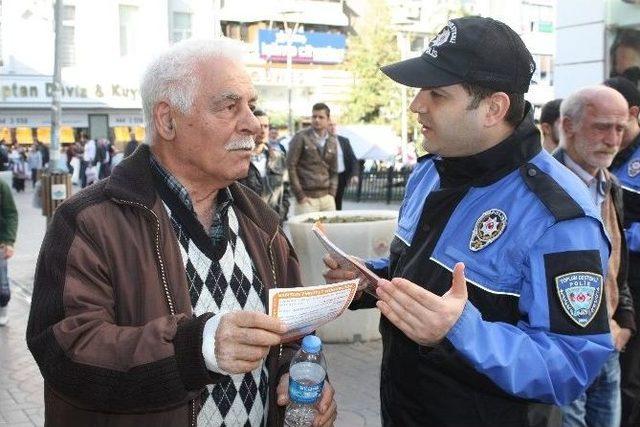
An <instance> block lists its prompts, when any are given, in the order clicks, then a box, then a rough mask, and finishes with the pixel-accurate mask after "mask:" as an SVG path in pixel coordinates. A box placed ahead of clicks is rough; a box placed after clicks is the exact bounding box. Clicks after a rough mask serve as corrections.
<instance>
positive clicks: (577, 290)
mask: <svg viewBox="0 0 640 427" xmlns="http://www.w3.org/2000/svg"><path fill="white" fill-rule="evenodd" d="M544 269H545V277H546V282H547V298H548V304H549V330H550V331H551V332H553V333H558V334H566V335H594V334H603V333H607V332H609V318H608V316H607V304H604V303H603V299H604V296H603V294H604V279H603V274H602V260H601V258H600V251H598V250H595V249H594V250H577V251H567V252H552V253H547V254H545V255H544Z"/></svg>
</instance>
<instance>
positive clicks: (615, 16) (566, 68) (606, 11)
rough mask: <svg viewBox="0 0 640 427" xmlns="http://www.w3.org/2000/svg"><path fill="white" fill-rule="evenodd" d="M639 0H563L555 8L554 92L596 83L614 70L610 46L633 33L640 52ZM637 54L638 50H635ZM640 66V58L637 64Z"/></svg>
mask: <svg viewBox="0 0 640 427" xmlns="http://www.w3.org/2000/svg"><path fill="white" fill-rule="evenodd" d="M639 3H640V2H638V1H636V0H591V1H589V2H588V7H585V2H583V1H581V0H563V1H561V2H559V3H558V8H557V18H556V21H557V25H558V31H557V52H556V58H557V60H556V69H555V74H556V76H557V77H556V85H555V89H556V96H557V97H561V98H563V97H565V96H567V95H569V94H570V93H571V92H574V91H575V90H576V89H578V88H580V87H583V86H587V85H593V84H598V83H600V82H602V81H603V80H604V79H606V78H608V77H609V76H611V75H612V74H614V73H615V72H616V70H615V56H614V55H613V52H612V51H613V48H614V47H615V46H616V44H617V43H618V42H619V41H620V39H621V37H623V36H624V35H625V34H626V35H629V34H631V35H633V37H634V38H635V39H636V40H638V42H637V43H636V49H635V50H636V51H637V52H640V4H639ZM637 55H638V58H640V53H637ZM636 66H640V61H638V63H637V64H636Z"/></svg>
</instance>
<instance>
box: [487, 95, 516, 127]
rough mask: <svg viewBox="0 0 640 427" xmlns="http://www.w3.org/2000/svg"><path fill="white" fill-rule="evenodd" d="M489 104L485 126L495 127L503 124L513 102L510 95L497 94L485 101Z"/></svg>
mask: <svg viewBox="0 0 640 427" xmlns="http://www.w3.org/2000/svg"><path fill="white" fill-rule="evenodd" d="M485 101H486V102H487V105H486V113H485V126H486V127H493V126H495V125H497V124H500V123H502V121H503V120H504V118H505V117H506V116H507V113H508V112H509V106H510V105H511V101H510V100H509V95H507V94H506V93H504V92H495V93H494V94H492V95H491V96H489V97H488V98H486V99H485Z"/></svg>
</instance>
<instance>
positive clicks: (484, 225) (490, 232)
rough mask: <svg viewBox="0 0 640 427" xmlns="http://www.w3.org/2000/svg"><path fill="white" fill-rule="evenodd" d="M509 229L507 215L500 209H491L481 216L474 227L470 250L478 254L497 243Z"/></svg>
mask: <svg viewBox="0 0 640 427" xmlns="http://www.w3.org/2000/svg"><path fill="white" fill-rule="evenodd" d="M505 228H507V215H506V214H505V213H504V212H502V211H501V210H500V209H491V210H488V211H486V212H485V213H483V214H482V215H480V218H478V220H477V221H476V224H475V225H474V226H473V232H472V233H471V240H470V241H469V249H471V250H472V251H474V252H476V251H479V250H480V249H482V248H484V247H486V246H487V245H489V244H490V243H492V242H493V241H495V240H496V239H497V238H498V237H500V235H501V234H502V233H503V232H504V230H505Z"/></svg>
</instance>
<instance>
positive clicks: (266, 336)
mask: <svg viewBox="0 0 640 427" xmlns="http://www.w3.org/2000/svg"><path fill="white" fill-rule="evenodd" d="M286 330H287V329H286V326H285V325H284V324H282V323H281V322H280V321H279V320H278V319H276V318H275V317H271V316H267V315H266V314H264V313H257V312H254V311H234V312H231V313H226V314H223V315H222V319H220V323H219V324H218V329H217V330H216V336H215V340H216V345H215V353H216V360H217V362H218V367H219V368H220V369H222V370H224V371H225V372H228V373H230V374H240V373H245V372H251V371H253V370H254V369H256V368H257V367H259V366H260V364H261V363H262V360H263V359H264V358H265V357H267V354H269V347H270V346H272V345H278V344H280V341H281V340H280V338H281V337H280V336H281V334H284V333H285V332H286Z"/></svg>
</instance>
